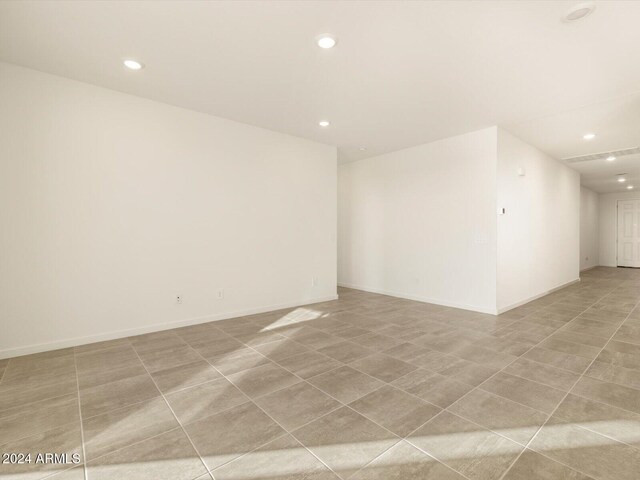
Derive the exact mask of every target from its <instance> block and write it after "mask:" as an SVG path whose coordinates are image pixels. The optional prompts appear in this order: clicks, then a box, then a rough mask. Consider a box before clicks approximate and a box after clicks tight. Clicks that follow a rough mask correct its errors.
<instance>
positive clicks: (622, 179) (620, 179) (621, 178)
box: [618, 177, 627, 183]
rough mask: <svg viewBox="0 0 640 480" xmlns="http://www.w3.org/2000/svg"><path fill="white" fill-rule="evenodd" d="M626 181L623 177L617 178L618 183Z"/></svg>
mask: <svg viewBox="0 0 640 480" xmlns="http://www.w3.org/2000/svg"><path fill="white" fill-rule="evenodd" d="M626 181H627V179H626V178H624V177H619V178H618V183H624V182H626Z"/></svg>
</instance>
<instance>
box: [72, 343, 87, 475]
mask: <svg viewBox="0 0 640 480" xmlns="http://www.w3.org/2000/svg"><path fill="white" fill-rule="evenodd" d="M73 368H74V369H75V372H76V393H77V395H78V416H79V418H78V420H79V421H80V441H81V443H82V469H83V473H84V480H88V479H89V469H88V468H87V452H86V448H85V441H84V425H83V421H82V402H81V399H80V379H79V378H78V362H77V359H76V349H75V347H74V349H73Z"/></svg>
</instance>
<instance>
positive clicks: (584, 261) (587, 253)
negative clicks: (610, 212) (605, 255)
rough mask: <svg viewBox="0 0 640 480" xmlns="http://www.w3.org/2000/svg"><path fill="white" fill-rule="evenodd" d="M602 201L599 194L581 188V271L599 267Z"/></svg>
mask: <svg viewBox="0 0 640 480" xmlns="http://www.w3.org/2000/svg"><path fill="white" fill-rule="evenodd" d="M599 210H600V200H599V198H598V194H597V193H596V192H594V191H593V190H590V189H588V188H587V187H582V186H581V187H580V270H581V271H582V270H586V269H588V268H591V267H595V266H597V265H599V263H598V255H599V251H598V249H599V246H598V243H599V241H598V235H599V231H598V228H599V225H598V224H599V221H598V218H599V216H600V214H599Z"/></svg>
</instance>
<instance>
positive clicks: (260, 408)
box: [188, 344, 342, 479]
mask: <svg viewBox="0 0 640 480" xmlns="http://www.w3.org/2000/svg"><path fill="white" fill-rule="evenodd" d="M188 345H189V347H190V348H191V349H192V350H193V351H194V352H196V353H197V354H198V355H199V356H200V357H201V358H202V359H203V360H204V361H205V362H207V363H208V364H209V365H211V367H212V368H214V369H215V370H216V371H217V372H218V373H220V375H222V377H223V378H224V379H225V380H226V381H227V382H229V383H230V384H231V385H233V386H234V388H236V389H238V391H239V392H240V393H242V395H244V396H245V397H246V398H247V400H248V401H249V402H250V403H252V404H253V405H255V406H256V407H257V408H258V409H259V410H260V411H261V412H262V413H264V414H265V415H266V416H267V417H269V418H270V419H271V421H272V422H274V423H275V424H276V425H278V426H279V427H280V428H281V429H282V431H283V432H285V433H284V434H283V435H278V436H277V437H275V438H272V439H271V440H269V441H268V442H266V443H264V444H262V445H260V446H258V447H256V448H255V449H253V450H251V451H250V452H245V453H244V454H242V455H239V456H238V457H236V458H234V459H232V460H229V461H228V462H225V463H223V464H222V465H218V466H217V467H216V468H215V469H214V470H216V469H218V468H220V467H222V466H224V465H227V464H229V463H231V462H233V461H235V460H238V459H240V458H242V457H244V456H245V455H248V454H249V453H252V452H255V451H256V450H258V449H260V448H262V447H264V446H265V445H268V444H269V443H271V442H273V441H275V440H277V439H279V438H281V437H283V436H284V435H286V434H288V435H291V436H292V437H293V438H294V439H295V440H296V441H297V442H298V443H299V444H300V445H302V447H303V448H304V449H305V450H307V452H309V454H311V455H312V456H313V457H315V458H316V459H317V460H318V461H319V462H320V463H322V464H323V465H324V466H325V467H327V468H328V469H329V471H330V472H332V473H334V474H335V475H337V476H338V477H340V475H338V474H337V473H336V472H335V471H334V470H333V469H332V468H331V467H329V465H327V464H326V463H325V462H324V461H323V460H322V459H320V458H319V457H318V456H317V455H316V454H314V453H313V452H312V451H311V450H310V449H309V448H308V447H307V446H306V445H304V444H303V443H302V442H301V441H300V440H298V438H297V437H296V436H295V435H293V434H292V433H291V432H289V430H287V429H286V428H284V426H283V425H281V424H280V422H278V421H277V420H276V419H275V418H273V417H272V416H271V415H269V414H268V413H267V412H265V411H264V409H263V408H262V407H261V406H260V405H258V404H257V403H256V402H254V401H253V400H252V399H251V397H249V395H247V394H246V393H245V392H244V391H243V390H242V389H241V388H238V387H237V386H236V384H235V383H233V382H232V381H231V380H229V379H228V378H227V376H226V375H225V374H223V373H222V372H221V371H220V370H218V369H217V368H216V367H215V366H214V365H213V364H211V362H209V361H208V360H207V359H206V358H205V357H204V356H202V354H200V352H198V351H197V350H196V349H195V348H194V347H192V346H191V345H190V344H188ZM245 345H246V344H245ZM247 347H248V348H250V349H251V350H253V351H254V352H256V353H258V354H259V355H262V354H261V353H260V352H258V351H257V350H255V349H254V348H253V347H252V346H250V345H247ZM262 356H263V357H264V355H262ZM265 358H266V357H265ZM267 360H269V359H267ZM269 361H271V360H269ZM280 368H282V367H280ZM236 373H240V372H236ZM289 373H291V374H292V375H295V374H293V373H292V372H289ZM296 376H297V375H296ZM298 378H300V377H298ZM303 381H304V380H303ZM307 383H308V382H307ZM290 386H291V385H288V386H287V387H290ZM287 387H284V388H287ZM284 388H283V389H284ZM283 389H280V390H283ZM275 391H279V390H275ZM269 393H273V392H269ZM265 395H268V394H265ZM340 403H341V404H342V402H340ZM338 408H341V407H336V408H335V409H333V410H331V411H330V412H327V413H325V414H324V415H328V414H329V413H331V412H334V411H336V410H338ZM214 415H217V413H216V414H213V415H210V416H214ZM324 415H321V416H320V417H318V418H322V417H323V416H324ZM205 418H208V417H205ZM316 420H318V419H317V418H315V419H313V420H311V421H310V422H308V423H311V422H314V421H316ZM305 425H307V424H305ZM302 426H304V425H302ZM302 426H301V427H302ZM301 427H297V428H301ZM194 448H195V447H194ZM196 451H197V450H196ZM207 470H208V471H209V473H210V474H211V476H212V477H213V472H212V471H211V470H209V469H208V468H207ZM340 478H342V477H340ZM214 479H215V477H214Z"/></svg>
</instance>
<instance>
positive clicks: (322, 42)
mask: <svg viewBox="0 0 640 480" xmlns="http://www.w3.org/2000/svg"><path fill="white" fill-rule="evenodd" d="M316 42H317V43H318V46H319V47H320V48H333V47H335V46H336V43H338V41H337V40H336V39H335V38H334V37H332V36H331V35H327V34H326V33H324V34H322V35H319V36H318V37H316Z"/></svg>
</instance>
